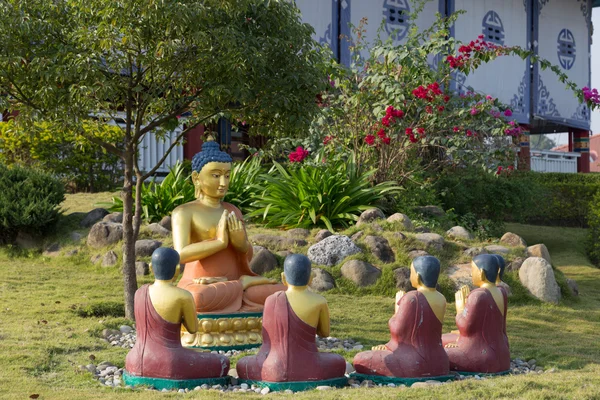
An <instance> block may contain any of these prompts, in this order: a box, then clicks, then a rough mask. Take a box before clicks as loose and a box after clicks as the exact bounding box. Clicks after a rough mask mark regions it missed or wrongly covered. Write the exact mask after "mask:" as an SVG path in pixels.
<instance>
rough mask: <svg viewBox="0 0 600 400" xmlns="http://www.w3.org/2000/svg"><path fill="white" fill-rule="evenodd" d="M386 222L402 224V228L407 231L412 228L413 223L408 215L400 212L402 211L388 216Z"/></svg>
mask: <svg viewBox="0 0 600 400" xmlns="http://www.w3.org/2000/svg"><path fill="white" fill-rule="evenodd" d="M387 222H389V223H391V224H400V225H402V227H403V229H404V230H407V231H412V230H413V223H412V221H411V220H410V218H409V217H408V215H406V214H402V213H396V214H392V215H390V216H389V217H388V219H387Z"/></svg>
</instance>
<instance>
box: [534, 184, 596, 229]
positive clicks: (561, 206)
mask: <svg viewBox="0 0 600 400" xmlns="http://www.w3.org/2000/svg"><path fill="white" fill-rule="evenodd" d="M522 176H523V177H525V178H526V179H528V181H533V182H534V184H535V185H536V186H537V187H539V188H540V194H539V195H538V196H536V199H535V207H533V208H530V209H529V210H528V213H527V214H525V216H524V218H523V222H529V223H535V224H543V225H560V226H576V227H586V226H587V223H588V214H589V212H590V204H591V202H592V199H593V198H594V196H595V195H596V194H597V193H598V191H600V174H561V173H539V172H529V173H526V174H523V175H522Z"/></svg>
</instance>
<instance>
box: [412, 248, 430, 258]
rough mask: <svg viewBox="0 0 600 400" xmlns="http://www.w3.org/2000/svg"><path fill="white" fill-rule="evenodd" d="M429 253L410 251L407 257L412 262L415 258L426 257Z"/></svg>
mask: <svg viewBox="0 0 600 400" xmlns="http://www.w3.org/2000/svg"><path fill="white" fill-rule="evenodd" d="M428 255H429V253H428V252H426V251H425V250H411V251H409V252H408V257H409V258H410V259H411V260H414V259H415V258H417V257H423V256H428Z"/></svg>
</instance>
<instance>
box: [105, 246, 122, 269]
mask: <svg viewBox="0 0 600 400" xmlns="http://www.w3.org/2000/svg"><path fill="white" fill-rule="evenodd" d="M118 262H119V257H117V253H115V252H114V251H112V250H111V251H109V252H107V253H106V254H105V255H104V257H102V266H103V267H114V266H115V265H117V263H118Z"/></svg>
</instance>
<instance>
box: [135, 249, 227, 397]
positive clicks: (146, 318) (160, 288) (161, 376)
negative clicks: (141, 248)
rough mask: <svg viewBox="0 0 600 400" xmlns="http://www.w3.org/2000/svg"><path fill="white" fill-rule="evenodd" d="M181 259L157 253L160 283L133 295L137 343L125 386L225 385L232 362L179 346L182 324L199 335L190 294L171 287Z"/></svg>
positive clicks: (172, 252) (172, 253)
mask: <svg viewBox="0 0 600 400" xmlns="http://www.w3.org/2000/svg"><path fill="white" fill-rule="evenodd" d="M178 267H179V254H177V252H176V251H175V250H173V249H168V248H164V247H161V248H158V249H156V250H155V251H154V253H153V254H152V270H153V271H154V276H155V278H156V280H155V281H154V283H153V284H152V285H144V286H142V287H141V288H139V289H138V290H137V292H136V293H135V323H136V330H137V334H136V342H135V346H134V347H133V348H132V349H131V351H130V352H129V354H127V358H126V359H125V374H124V381H125V384H126V385H134V386H135V385H149V386H154V387H155V388H157V389H183V388H192V389H193V388H194V387H196V386H198V385H202V384H204V383H206V384H213V385H217V384H226V383H227V379H228V378H226V377H227V373H228V372H229V359H227V357H225V356H221V355H217V354H211V353H200V352H197V351H194V350H190V349H185V348H183V347H182V345H181V339H180V338H181V324H182V323H183V325H184V326H185V328H186V329H187V330H188V332H196V330H197V320H196V310H195V307H194V300H193V298H192V295H191V294H190V293H189V292H188V291H186V290H183V289H179V288H178V287H176V286H174V285H173V281H172V280H173V277H174V275H175V271H176V269H177V268H178Z"/></svg>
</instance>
